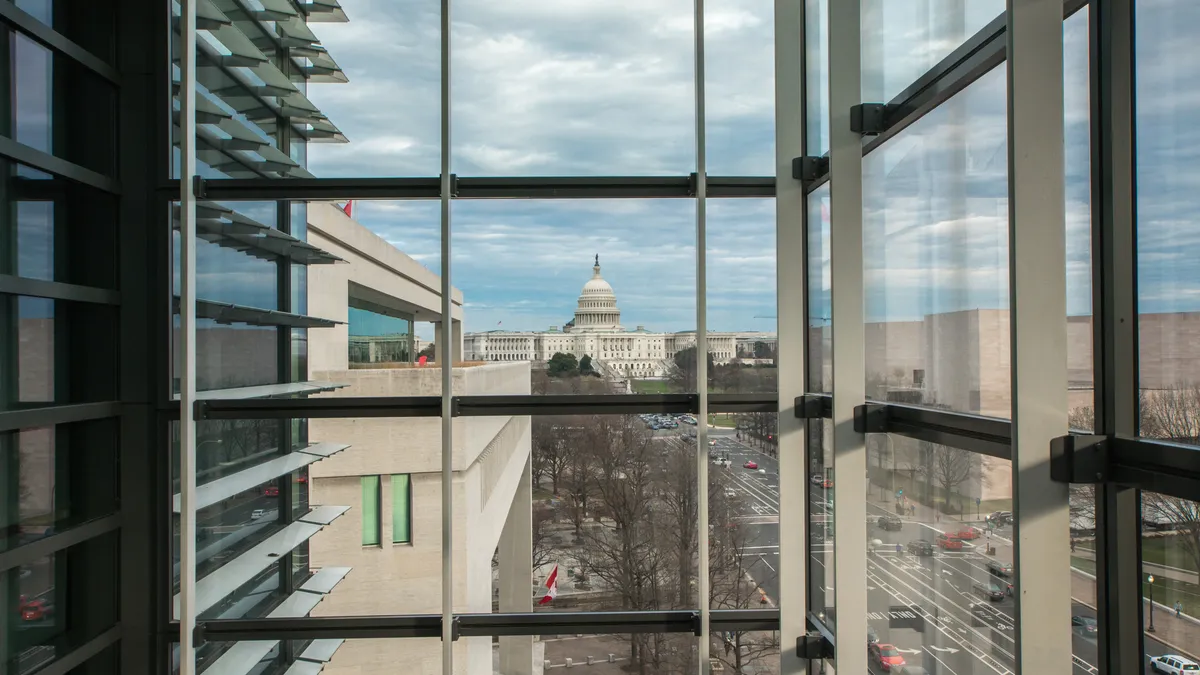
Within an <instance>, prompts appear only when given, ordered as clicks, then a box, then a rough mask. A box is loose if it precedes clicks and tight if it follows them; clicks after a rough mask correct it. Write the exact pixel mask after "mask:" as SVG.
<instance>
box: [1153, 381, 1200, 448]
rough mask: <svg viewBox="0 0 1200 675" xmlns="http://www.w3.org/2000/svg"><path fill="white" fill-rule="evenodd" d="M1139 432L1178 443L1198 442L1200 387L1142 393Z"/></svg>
mask: <svg viewBox="0 0 1200 675" xmlns="http://www.w3.org/2000/svg"><path fill="white" fill-rule="evenodd" d="M1140 431H1141V434H1142V435H1143V436H1150V437H1153V438H1165V439H1170V440H1173V441H1178V442H1181V443H1196V442H1197V441H1200V386H1197V385H1194V384H1189V385H1185V386H1183V387H1180V388H1178V389H1161V390H1157V391H1152V392H1143V394H1142V396H1141V430H1140Z"/></svg>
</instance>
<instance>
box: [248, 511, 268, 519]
mask: <svg viewBox="0 0 1200 675" xmlns="http://www.w3.org/2000/svg"><path fill="white" fill-rule="evenodd" d="M265 515H267V512H266V510H265V509H254V510H253V511H251V512H250V520H258V519H259V518H262V517H263V516H265Z"/></svg>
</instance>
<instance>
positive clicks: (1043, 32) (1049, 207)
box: [1006, 0, 1072, 673]
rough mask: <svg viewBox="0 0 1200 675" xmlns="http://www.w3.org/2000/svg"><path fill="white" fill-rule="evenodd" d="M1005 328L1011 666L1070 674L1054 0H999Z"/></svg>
mask: <svg viewBox="0 0 1200 675" xmlns="http://www.w3.org/2000/svg"><path fill="white" fill-rule="evenodd" d="M1006 16H1007V17H1008V26H1007V36H1008V58H1007V74H1008V105H1007V107H1008V115H1007V117H1008V200H1009V205H1008V227H1009V247H1008V248H1009V262H1008V265H1009V303H1010V307H1009V330H1010V340H1011V342H1010V348H1011V350H1012V357H1011V363H1012V397H1011V400H1012V420H1013V425H1012V438H1013V448H1012V455H1013V459H1012V490H1013V513H1014V515H1015V518H1014V520H1015V523H1014V525H1013V528H1014V536H1013V555H1014V558H1015V560H1014V562H1015V563H1016V570H1017V581H1018V583H1017V590H1018V592H1017V594H1016V619H1017V621H1016V624H1017V631H1016V648H1017V653H1016V670H1017V672H1019V673H1044V672H1045V673H1052V672H1055V673H1065V672H1069V671H1070V670H1071V669H1072V660H1071V648H1072V637H1071V628H1070V615H1071V602H1072V600H1071V574H1072V572H1071V566H1070V550H1069V547H1068V538H1067V537H1066V536H1064V535H1065V534H1066V533H1067V532H1068V531H1069V530H1070V517H1069V514H1068V499H1067V485H1065V484H1063V483H1056V482H1054V481H1053V480H1051V477H1050V472H1049V471H1048V470H1047V469H1048V467H1049V466H1050V442H1051V440H1052V439H1054V438H1056V437H1058V436H1061V435H1063V434H1065V433H1066V432H1067V367H1066V364H1067V334H1066V326H1067V306H1066V295H1067V291H1066V224H1065V207H1064V204H1065V198H1064V183H1065V176H1064V169H1063V161H1064V160H1063V66H1062V63H1063V38H1062V20H1063V8H1062V2H1061V0H1008V11H1007V14H1006Z"/></svg>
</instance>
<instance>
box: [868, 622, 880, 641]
mask: <svg viewBox="0 0 1200 675" xmlns="http://www.w3.org/2000/svg"><path fill="white" fill-rule="evenodd" d="M876 642H879V635H878V634H877V633H876V632H875V628H874V627H872V626H867V644H869V645H873V644H875V643H876Z"/></svg>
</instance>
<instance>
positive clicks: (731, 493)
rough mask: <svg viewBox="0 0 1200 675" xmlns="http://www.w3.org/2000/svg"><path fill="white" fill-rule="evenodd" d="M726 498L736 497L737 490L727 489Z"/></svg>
mask: <svg viewBox="0 0 1200 675" xmlns="http://www.w3.org/2000/svg"><path fill="white" fill-rule="evenodd" d="M725 496H726V497H730V498H733V497H736V496H737V490H734V489H733V488H725Z"/></svg>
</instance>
